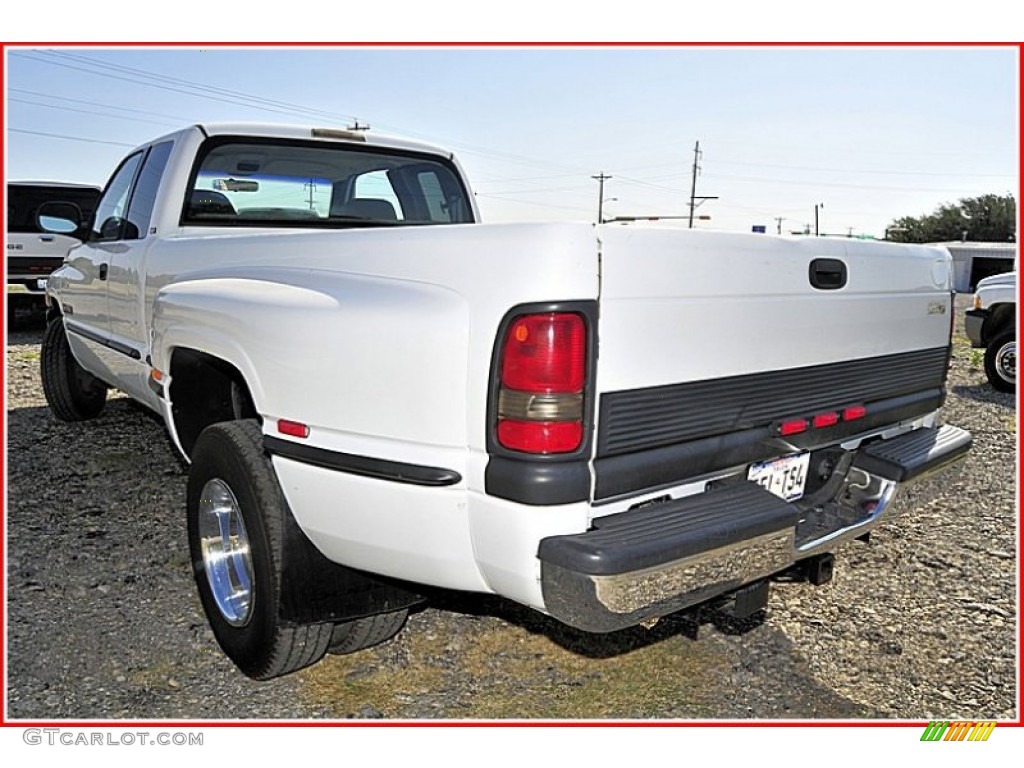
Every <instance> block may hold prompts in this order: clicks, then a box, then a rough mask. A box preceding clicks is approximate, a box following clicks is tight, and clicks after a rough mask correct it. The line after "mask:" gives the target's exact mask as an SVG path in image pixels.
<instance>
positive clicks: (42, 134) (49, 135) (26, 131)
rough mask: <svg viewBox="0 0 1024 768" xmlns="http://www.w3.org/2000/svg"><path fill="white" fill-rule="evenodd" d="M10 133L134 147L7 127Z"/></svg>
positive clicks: (127, 145) (119, 142)
mask: <svg viewBox="0 0 1024 768" xmlns="http://www.w3.org/2000/svg"><path fill="white" fill-rule="evenodd" d="M7 130H8V131H10V132H11V133H28V134H31V135H33V136H48V137H49V138H51V139H67V140H68V141H84V142H87V143H89V144H112V145H113V146H115V147H134V146H136V145H135V144H128V143H126V142H123V141H103V140H102V139H87V138H84V137H82V136H65V135H64V134H61V133H45V132H43V131H30V130H27V129H25V128H8V129H7Z"/></svg>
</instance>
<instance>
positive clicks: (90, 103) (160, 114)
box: [7, 88, 195, 123]
mask: <svg viewBox="0 0 1024 768" xmlns="http://www.w3.org/2000/svg"><path fill="white" fill-rule="evenodd" d="M7 92H8V93H23V94H25V95H27V96H38V97H40V98H43V99H52V100H53V101H60V102H65V101H67V102H70V103H72V104H85V105H87V106H90V107H101V108H103V109H114V110H117V111H118V112H132V113H133V114H136V115H150V116H151V117H166V118H167V119H169V120H177V121H179V122H186V123H188V122H195V121H194V120H192V119H190V118H185V117H181V116H180V115H167V114H164V113H163V112H150V111H149V110H146V109H132V108H131V107H121V106H117V105H115V104H101V103H99V102H98V101H93V100H86V99H72V98H71V97H70V96H59V95H56V94H52V93H43V92H42V91H32V90H29V89H27V88H8V89H7Z"/></svg>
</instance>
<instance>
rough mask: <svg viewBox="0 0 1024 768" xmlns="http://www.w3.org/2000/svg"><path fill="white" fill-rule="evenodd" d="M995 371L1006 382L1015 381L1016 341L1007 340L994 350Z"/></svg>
mask: <svg viewBox="0 0 1024 768" xmlns="http://www.w3.org/2000/svg"><path fill="white" fill-rule="evenodd" d="M996 371H997V372H998V373H999V375H1000V376H1001V377H1002V378H1003V379H1004V380H1006V381H1008V382H1016V381H1017V342H1016V340H1014V341H1009V342H1007V343H1006V344H1003V346H1001V347H1000V348H999V351H998V352H996Z"/></svg>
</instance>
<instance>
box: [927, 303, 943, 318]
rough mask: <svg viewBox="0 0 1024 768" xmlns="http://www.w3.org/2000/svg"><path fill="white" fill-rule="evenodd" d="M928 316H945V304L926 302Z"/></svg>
mask: <svg viewBox="0 0 1024 768" xmlns="http://www.w3.org/2000/svg"><path fill="white" fill-rule="evenodd" d="M928 314H929V315H944V314H946V303H945V302H943V301H931V302H928Z"/></svg>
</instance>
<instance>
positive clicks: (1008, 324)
mask: <svg viewBox="0 0 1024 768" xmlns="http://www.w3.org/2000/svg"><path fill="white" fill-rule="evenodd" d="M1016 326H1017V305H1016V304H1014V303H1012V302H1005V303H1002V304H994V305H992V306H991V307H990V308H989V314H988V317H987V318H986V319H985V325H984V326H983V327H982V330H981V335H982V342H983V343H984V344H985V346H988V345H989V344H990V343H991V342H992V340H993V339H994V338H995V337H996V336H998V335H1000V334H1001V333H1002V332H1003V331H1004V330H1006V329H1007V328H1016Z"/></svg>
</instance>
